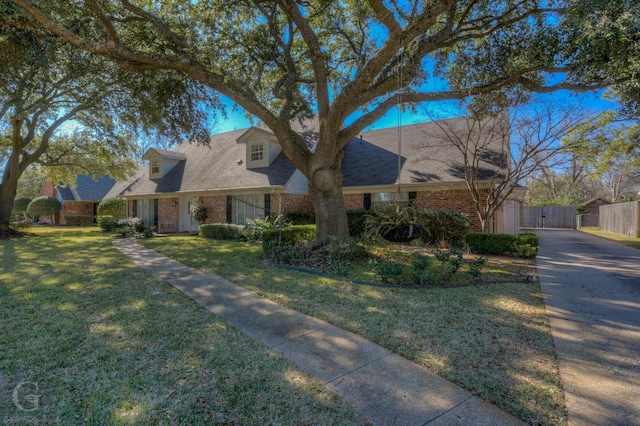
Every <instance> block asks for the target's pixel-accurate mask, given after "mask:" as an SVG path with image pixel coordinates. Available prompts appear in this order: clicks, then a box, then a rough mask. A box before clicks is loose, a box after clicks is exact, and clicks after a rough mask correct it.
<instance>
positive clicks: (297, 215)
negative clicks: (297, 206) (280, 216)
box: [287, 212, 314, 225]
mask: <svg viewBox="0 0 640 426" xmlns="http://www.w3.org/2000/svg"><path fill="white" fill-rule="evenodd" d="M313 220H314V219H313V215H312V214H311V213H307V212H288V213H287V221H288V222H290V223H291V224H292V225H311V224H313Z"/></svg>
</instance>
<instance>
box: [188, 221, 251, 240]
mask: <svg viewBox="0 0 640 426" xmlns="http://www.w3.org/2000/svg"><path fill="white" fill-rule="evenodd" d="M242 230H243V227H242V226H241V225H233V224H228V223H209V224H206V225H200V231H199V233H198V235H200V236H201V237H204V238H214V239H217V240H235V239H237V238H239V237H240V235H241V234H242Z"/></svg>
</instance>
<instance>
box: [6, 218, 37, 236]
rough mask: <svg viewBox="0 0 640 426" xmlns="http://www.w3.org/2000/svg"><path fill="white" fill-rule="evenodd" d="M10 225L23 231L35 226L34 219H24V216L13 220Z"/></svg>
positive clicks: (18, 230)
mask: <svg viewBox="0 0 640 426" xmlns="http://www.w3.org/2000/svg"><path fill="white" fill-rule="evenodd" d="M10 226H11V229H13V230H15V231H17V232H20V233H23V232H26V230H27V229H29V228H31V227H32V226H33V219H24V218H23V217H19V219H18V220H15V221H13V222H11V223H10Z"/></svg>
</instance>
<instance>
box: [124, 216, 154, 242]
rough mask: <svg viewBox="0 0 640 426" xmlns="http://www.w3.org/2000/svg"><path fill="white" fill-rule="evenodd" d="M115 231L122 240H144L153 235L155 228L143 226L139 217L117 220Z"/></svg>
mask: <svg viewBox="0 0 640 426" xmlns="http://www.w3.org/2000/svg"><path fill="white" fill-rule="evenodd" d="M116 230H117V231H118V236H119V237H122V238H128V237H135V238H143V237H144V238H146V237H151V236H153V234H154V233H155V227H153V226H147V225H145V224H144V222H142V219H140V218H139V217H128V218H125V219H120V220H118V225H117V228H116Z"/></svg>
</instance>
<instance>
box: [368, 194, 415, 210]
mask: <svg viewBox="0 0 640 426" xmlns="http://www.w3.org/2000/svg"><path fill="white" fill-rule="evenodd" d="M389 204H399V205H400V206H402V207H407V206H408V205H409V193H408V192H377V193H373V194H371V207H380V206H387V205H389Z"/></svg>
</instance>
